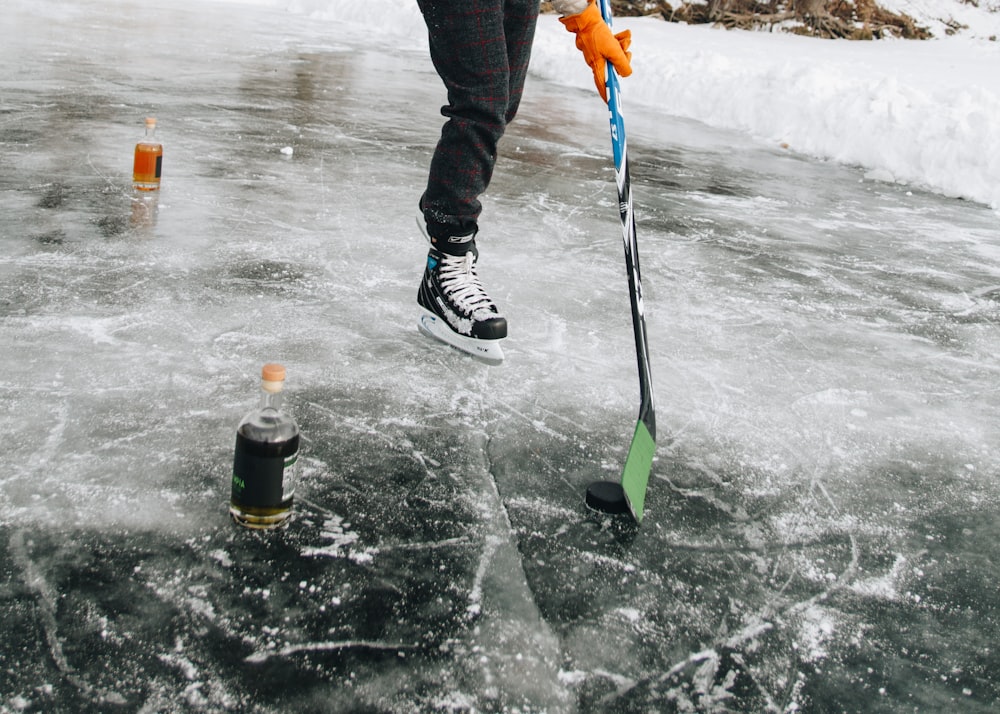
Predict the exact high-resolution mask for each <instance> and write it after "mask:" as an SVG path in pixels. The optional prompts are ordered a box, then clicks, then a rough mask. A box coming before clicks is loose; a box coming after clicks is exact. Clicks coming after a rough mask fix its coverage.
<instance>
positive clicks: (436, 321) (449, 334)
mask: <svg viewBox="0 0 1000 714" xmlns="http://www.w3.org/2000/svg"><path fill="white" fill-rule="evenodd" d="M417 329H419V330H420V331H421V332H422V333H423V334H425V335H427V336H428V337H433V338H434V339H435V340H438V341H440V342H444V343H445V344H446V345H450V346H452V347H454V348H455V349H457V350H460V351H461V352H464V353H466V354H467V355H471V356H472V357H475V358H476V359H477V360H479V361H480V362H485V363H486V364H489V365H493V366H496V365H498V364H501V363H502V362H503V350H502V349H501V348H500V340H477V339H475V338H473V337H466V336H465V335H459V334H458V333H456V332H454V331H453V330H452V329H451V328H450V327H448V325H447V324H446V323H445V321H444V320H442V319H441V318H440V317H438V316H437V315H435V314H434V313H432V312H430V311H429V310H424V309H421V313H420V319H419V320H418V321H417Z"/></svg>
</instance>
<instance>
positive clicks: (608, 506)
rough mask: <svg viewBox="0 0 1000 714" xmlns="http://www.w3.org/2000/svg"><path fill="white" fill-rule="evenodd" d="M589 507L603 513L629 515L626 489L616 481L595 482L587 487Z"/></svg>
mask: <svg viewBox="0 0 1000 714" xmlns="http://www.w3.org/2000/svg"><path fill="white" fill-rule="evenodd" d="M587 505H588V506H590V507H591V508H593V509H594V510H595V511H600V512H601V513H612V514H618V513H628V512H629V510H628V501H627V500H625V489H623V488H622V485H621V484H620V483H615V482H614V481H594V482H593V483H592V484H590V485H589V486H587Z"/></svg>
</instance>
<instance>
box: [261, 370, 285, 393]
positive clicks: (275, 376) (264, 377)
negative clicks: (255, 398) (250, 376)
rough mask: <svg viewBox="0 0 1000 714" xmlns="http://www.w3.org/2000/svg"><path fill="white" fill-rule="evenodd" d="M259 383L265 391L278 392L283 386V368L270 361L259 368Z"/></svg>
mask: <svg viewBox="0 0 1000 714" xmlns="http://www.w3.org/2000/svg"><path fill="white" fill-rule="evenodd" d="M260 385H261V387H262V388H263V389H264V391H265V392H271V393H272V394H273V393H275V392H280V391H281V390H282V388H283V387H284V386H285V368H284V367H283V366H282V365H280V364H275V363H273V362H270V363H268V364H265V365H264V367H263V368H262V369H261V370H260Z"/></svg>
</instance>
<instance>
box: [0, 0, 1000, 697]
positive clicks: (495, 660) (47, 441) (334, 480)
mask: <svg viewBox="0 0 1000 714" xmlns="http://www.w3.org/2000/svg"><path fill="white" fill-rule="evenodd" d="M0 39H2V41H0V206H2V211H0V240H2V241H3V246H4V250H3V254H2V257H0V290H2V292H0V321H2V334H3V339H2V341H0V350H2V352H0V358H2V360H0V361H2V364H3V373H2V375H0V386H2V393H3V395H4V397H5V409H4V411H3V415H2V416H0V428H2V432H3V434H4V435H5V446H6V451H7V453H8V467H7V469H6V470H5V472H4V474H3V476H2V477H0V478H2V491H0V539H2V543H3V551H2V553H3V555H2V558H3V561H2V562H3V569H2V589H0V613H2V615H0V616H2V620H3V622H4V638H3V642H2V644H0V665H2V666H0V707H4V708H6V709H8V710H23V711H101V712H109V711H227V710H231V711H261V712H305V711H378V712H410V711H447V712H471V711H503V712H515V711H519V712H528V711H533V712H540V711H547V712H574V711H580V712H630V711H650V710H656V711H672V710H698V711H715V710H719V709H725V708H730V709H742V710H751V711H763V710H773V711H785V710H795V709H798V710H804V711H810V710H812V711H815V710H827V709H836V710H848V711H855V710H880V711H903V710H906V711H912V710H913V709H914V708H919V709H921V710H927V711H930V710H939V709H954V708H958V707H961V708H962V709H963V710H965V711H986V710H987V709H989V708H991V707H993V706H995V705H996V704H997V703H998V702H1000V684H998V682H997V679H996V675H995V673H996V672H997V671H1000V661H998V650H997V647H996V642H997V640H998V638H1000V623H998V616H1000V615H998V613H1000V595H998V591H997V587H996V582H997V579H998V575H1000V573H998V564H997V561H996V558H995V557H993V555H992V554H993V553H994V552H995V544H996V542H997V539H998V536H1000V518H998V516H997V513H998V511H997V505H998V497H997V496H998V488H1000V486H998V478H997V477H998V475H1000V466H998V461H1000V459H998V454H997V444H998V443H1000V439H998V436H1000V435H998V430H1000V413H998V412H1000V407H998V398H997V396H998V395H997V391H998V387H997V385H998V384H1000V368H998V358H997V353H998V346H1000V327H998V321H1000V230H998V227H997V223H996V216H995V214H994V213H992V212H990V211H989V210H988V209H985V208H982V207H979V206H976V205H973V204H969V203H964V202H960V201H954V200H948V199H944V198H941V197H939V196H935V195H931V194H927V193H920V192H916V191H908V190H907V189H906V188H905V187H901V186H898V185H894V184H885V183H880V182H878V181H877V180H873V179H872V178H870V177H865V176H864V175H863V174H862V173H861V172H859V171H856V170H852V169H847V168H843V167H837V166H833V165H829V164H823V163H816V162H809V161H805V160H803V159H801V158H797V157H794V156H791V155H788V154H783V153H781V152H777V151H769V150H764V149H761V148H760V146H758V145H751V144H747V143H745V142H743V141H742V140H741V139H740V138H739V137H736V136H733V135H728V134H724V133H719V132H713V131H708V130H706V129H704V128H703V127H700V126H698V125H696V124H692V123H685V122H677V121H670V120H665V119H663V118H661V117H657V116H653V115H648V114H643V113H642V112H635V113H633V114H629V115H628V116H627V126H628V127H629V143H630V152H631V158H632V177H633V182H634V192H635V197H636V207H637V213H638V235H639V245H640V251H641V254H642V267H643V275H644V284H645V287H646V300H647V301H646V307H647V324H648V326H649V333H650V337H651V353H652V362H653V377H654V386H655V388H656V393H657V398H658V401H657V404H658V420H657V421H658V424H659V425H660V429H661V435H660V444H659V456H658V459H657V461H656V463H655V464H654V472H653V478H652V480H651V486H650V492H649V496H648V499H647V509H648V512H647V516H646V519H645V521H644V522H643V525H642V527H641V529H637V530H636V529H631V528H629V527H627V526H626V525H624V524H621V523H618V522H615V521H611V520H607V519H603V518H600V517H596V516H595V515H593V514H591V513H588V512H587V511H586V509H585V508H584V506H583V494H584V489H585V487H586V484H587V483H588V482H589V481H591V480H593V479H596V478H616V477H617V473H618V469H619V468H620V466H621V462H622V460H623V458H624V452H625V448H626V446H627V440H628V438H629V436H630V435H631V430H632V427H633V425H634V420H635V414H636V410H637V407H638V393H637V378H636V375H635V364H634V356H633V344H632V337H631V327H630V323H629V313H628V296H627V289H626V281H625V274H624V266H623V265H622V263H623V261H622V257H621V245H620V232H619V227H618V218H617V210H616V205H617V202H616V195H615V190H614V185H613V169H612V166H611V162H610V146H609V141H608V138H607V124H606V116H605V111H604V109H603V107H602V106H601V105H600V103H599V102H597V101H595V98H594V96H593V94H592V93H590V92H587V93H582V92H581V93H577V92H575V91H568V90H561V89H558V88H555V87H552V86H549V85H546V84H543V83H541V82H538V81H534V82H532V83H531V84H530V86H529V90H528V96H527V98H526V100H525V104H524V107H523V110H522V113H521V117H520V118H519V120H518V122H517V123H515V125H514V126H512V127H511V131H510V135H509V136H508V138H507V139H506V140H505V143H504V145H503V148H502V156H501V161H500V164H499V167H498V172H497V176H496V179H495V181H494V184H493V186H492V187H491V191H490V194H489V196H488V197H487V200H486V213H485V214H484V219H483V223H482V233H481V241H480V247H481V251H482V268H483V273H484V276H483V277H484V281H485V282H486V284H487V286H489V288H490V290H491V292H492V293H493V294H494V297H496V298H497V299H498V301H499V302H500V303H501V305H502V306H503V307H504V309H505V310H506V312H507V315H508V318H509V319H510V322H511V326H512V334H511V337H510V339H509V340H508V341H507V342H506V343H505V351H506V353H507V363H506V364H505V365H504V366H502V367H499V368H490V367H486V366H484V365H481V364H478V363H476V362H474V361H471V360H469V359H467V358H465V357H463V356H461V355H459V354H456V353H454V352H452V351H449V350H447V349H446V348H443V347H442V346H440V345H439V344H436V343H434V342H432V341H430V340H427V339H426V338H423V337H421V336H420V335H419V333H418V332H417V330H416V327H415V315H416V312H417V308H416V303H415V295H416V287H417V281H418V280H419V275H420V270H421V266H422V259H423V255H424V250H425V248H424V246H423V245H422V243H421V241H420V238H419V236H418V234H417V232H416V230H415V228H414V225H413V213H414V211H413V208H414V206H415V205H416V201H417V198H418V196H419V194H420V191H421V189H422V186H423V182H424V178H425V171H426V166H427V163H428V160H429V155H430V151H431V150H432V147H433V145H434V142H435V141H436V137H437V130H438V127H439V125H440V122H441V118H440V116H439V114H438V106H439V105H440V104H441V102H442V101H443V96H442V94H443V93H442V91H441V90H440V88H439V86H438V80H437V78H436V76H435V75H434V73H433V70H432V68H431V66H430V63H429V60H427V58H426V57H425V56H423V55H422V54H416V53H412V52H408V51H402V50H399V49H398V48H393V47H390V46H381V45H379V44H378V43H377V42H375V43H374V44H373V43H369V42H366V40H365V38H363V37H359V36H357V35H356V33H354V32H353V31H352V32H348V31H346V30H345V29H344V28H343V27H341V26H339V25H338V24H337V23H336V22H326V23H317V22H310V21H308V20H306V19H303V18H301V17H296V16H293V15H288V14H284V13H280V12H272V11H268V10H265V9H261V8H246V7H242V8H238V9H237V8H235V7H232V6H217V5H214V4H211V3H193V2H179V3H170V7H157V6H153V5H150V4H141V3H133V2H114V3H98V2H96V1H94V0H82V1H80V2H72V3H70V2H63V1H56V0H52V1H41V2H27V1H24V0H15V2H14V3H12V4H8V5H7V6H5V10H4V12H3V13H2V15H0ZM626 108H627V98H626ZM146 115H155V116H157V117H158V119H159V132H160V135H161V138H162V139H163V141H164V144H165V159H164V178H163V182H164V183H163V189H162V191H161V192H160V193H159V194H157V195H154V196H151V197H146V198H140V197H138V196H136V195H134V194H133V193H132V189H131V186H130V174H129V171H130V169H131V151H132V147H133V145H134V143H135V141H136V140H137V139H138V137H139V134H141V128H142V118H143V117H144V116H146ZM285 147H291V148H292V153H290V154H289V153H287V152H284V151H283V149H284V148H285ZM270 360H276V361H281V362H283V363H285V364H286V365H287V366H288V369H289V385H288V403H289V405H290V407H291V409H292V411H293V412H294V414H295V416H296V417H297V419H298V420H299V423H300V426H301V428H302V433H303V439H304V447H303V465H304V474H303V479H302V483H301V487H300V489H299V492H298V500H297V503H296V518H295V520H294V522H293V523H292V524H291V525H290V526H289V527H288V528H287V529H286V530H284V531H282V532H279V533H274V534H259V533H252V532H246V531H243V530H241V529H239V528H237V527H235V526H233V525H232V524H230V523H229V521H228V520H227V515H226V500H227V497H228V479H229V469H230V466H231V459H232V445H233V440H234V429H235V425H236V423H237V422H238V421H239V418H240V416H242V414H243V413H244V412H245V411H246V410H247V409H249V408H250V407H251V406H253V404H254V402H255V399H256V374H257V371H258V370H259V367H260V365H261V363H263V362H265V361H270Z"/></svg>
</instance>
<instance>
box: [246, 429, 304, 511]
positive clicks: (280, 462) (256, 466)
mask: <svg viewBox="0 0 1000 714" xmlns="http://www.w3.org/2000/svg"><path fill="white" fill-rule="evenodd" d="M298 451H299V437H298V435H296V436H294V437H292V438H291V439H289V440H288V441H282V442H278V443H267V442H259V441H251V440H250V439H247V438H246V437H245V436H243V435H242V434H240V433H238V432H237V434H236V451H235V453H234V456H233V488H232V501H233V503H236V504H239V505H241V506H253V507H256V508H277V507H278V506H280V505H281V504H282V503H283V502H285V501H287V500H288V499H290V498H291V497H292V487H293V486H294V479H292V478H290V477H291V475H292V472H293V470H294V468H295V463H296V461H297V459H298ZM286 471H287V472H288V473H287V476H288V477H289V478H286Z"/></svg>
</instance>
